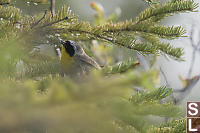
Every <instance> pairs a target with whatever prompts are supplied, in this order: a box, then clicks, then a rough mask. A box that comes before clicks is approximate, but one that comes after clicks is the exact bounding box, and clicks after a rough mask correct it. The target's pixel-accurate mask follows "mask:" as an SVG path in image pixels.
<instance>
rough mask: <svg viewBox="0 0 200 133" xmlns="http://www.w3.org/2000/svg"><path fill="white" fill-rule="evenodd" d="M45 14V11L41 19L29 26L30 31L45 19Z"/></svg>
mask: <svg viewBox="0 0 200 133" xmlns="http://www.w3.org/2000/svg"><path fill="white" fill-rule="evenodd" d="M46 14H47V10H45V12H44V15H43V16H42V18H41V19H40V20H38V21H37V22H36V23H34V24H33V25H32V26H31V29H33V28H34V27H35V26H37V25H38V24H39V23H40V22H41V21H42V20H43V19H44V18H45V16H46Z"/></svg>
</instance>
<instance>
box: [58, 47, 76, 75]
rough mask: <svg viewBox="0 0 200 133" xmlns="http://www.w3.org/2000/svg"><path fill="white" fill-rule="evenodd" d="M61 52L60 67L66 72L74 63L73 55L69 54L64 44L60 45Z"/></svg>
mask: <svg viewBox="0 0 200 133" xmlns="http://www.w3.org/2000/svg"><path fill="white" fill-rule="evenodd" d="M61 54H62V55H61V65H62V69H63V71H64V72H68V71H70V69H71V68H70V67H72V66H73V64H74V63H75V60H74V57H71V56H69V54H68V53H67V52H66V50H65V47H64V46H62V50H61Z"/></svg>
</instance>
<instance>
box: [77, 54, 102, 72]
mask: <svg viewBox="0 0 200 133" xmlns="http://www.w3.org/2000/svg"><path fill="white" fill-rule="evenodd" d="M75 57H76V59H77V60H79V61H80V62H82V63H86V64H87V65H89V66H91V67H94V68H96V69H101V67H100V66H99V64H98V63H97V62H96V61H95V60H93V59H92V58H91V57H89V56H88V55H86V54H77V55H75Z"/></svg>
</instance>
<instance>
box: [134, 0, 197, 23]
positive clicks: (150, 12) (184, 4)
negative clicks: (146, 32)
mask: <svg viewBox="0 0 200 133" xmlns="http://www.w3.org/2000/svg"><path fill="white" fill-rule="evenodd" d="M197 7H198V4H196V3H194V2H193V0H187V1H176V2H168V3H166V4H164V5H161V6H159V7H155V8H151V7H150V8H147V9H146V10H145V11H144V12H142V13H141V14H140V15H139V17H137V18H136V20H135V23H136V24H138V23H141V22H143V21H146V20H148V19H150V18H152V17H157V16H160V15H170V14H173V13H178V12H185V11H193V10H194V9H196V8H197Z"/></svg>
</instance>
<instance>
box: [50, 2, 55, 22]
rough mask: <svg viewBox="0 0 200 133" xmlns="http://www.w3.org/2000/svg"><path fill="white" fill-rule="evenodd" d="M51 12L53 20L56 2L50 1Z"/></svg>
mask: <svg viewBox="0 0 200 133" xmlns="http://www.w3.org/2000/svg"><path fill="white" fill-rule="evenodd" d="M50 10H51V15H52V18H53V17H54V16H55V0H50Z"/></svg>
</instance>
